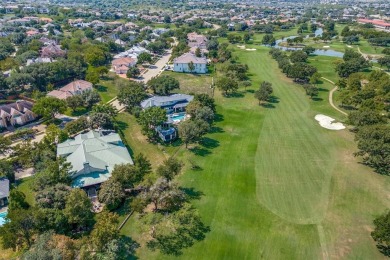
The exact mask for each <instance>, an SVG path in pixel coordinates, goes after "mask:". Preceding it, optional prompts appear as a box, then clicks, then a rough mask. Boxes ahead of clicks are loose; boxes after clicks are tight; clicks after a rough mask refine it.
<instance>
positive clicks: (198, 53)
mask: <svg viewBox="0 0 390 260" xmlns="http://www.w3.org/2000/svg"><path fill="white" fill-rule="evenodd" d="M195 56H196V57H202V52H201V51H200V49H199V47H198V48H196V49H195Z"/></svg>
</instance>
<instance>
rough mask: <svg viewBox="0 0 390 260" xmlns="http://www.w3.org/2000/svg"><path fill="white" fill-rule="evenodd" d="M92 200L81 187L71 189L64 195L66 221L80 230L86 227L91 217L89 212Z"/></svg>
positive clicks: (91, 214)
mask: <svg viewBox="0 0 390 260" xmlns="http://www.w3.org/2000/svg"><path fill="white" fill-rule="evenodd" d="M91 208H92V202H91V200H90V199H89V198H88V196H87V193H85V191H83V190H81V189H78V188H76V189H72V191H71V192H70V194H69V195H68V196H67V197H66V206H65V209H64V214H65V216H66V217H67V219H68V223H69V224H70V225H72V226H73V227H74V228H75V229H77V230H80V229H84V228H86V227H88V226H89V225H90V224H91V221H92V219H93V213H92V212H91Z"/></svg>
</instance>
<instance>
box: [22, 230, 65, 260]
mask: <svg viewBox="0 0 390 260" xmlns="http://www.w3.org/2000/svg"><path fill="white" fill-rule="evenodd" d="M53 235H54V232H53V231H47V232H45V233H43V234H40V235H39V236H38V237H37V239H36V240H35V242H34V244H33V245H32V246H31V248H30V250H29V251H27V252H26V253H24V254H23V256H22V259H23V260H40V259H53V260H54V259H58V260H59V259H62V257H61V251H60V250H59V249H57V248H55V247H54V246H53V244H52V243H51V241H52V238H53Z"/></svg>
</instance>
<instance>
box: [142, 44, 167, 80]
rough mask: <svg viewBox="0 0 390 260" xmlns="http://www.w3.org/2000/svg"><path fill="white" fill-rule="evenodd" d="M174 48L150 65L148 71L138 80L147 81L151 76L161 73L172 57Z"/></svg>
mask: <svg viewBox="0 0 390 260" xmlns="http://www.w3.org/2000/svg"><path fill="white" fill-rule="evenodd" d="M171 56H172V50H168V51H167V53H166V54H165V55H164V56H163V57H161V59H159V60H158V61H157V62H156V64H154V65H152V66H150V68H149V69H148V71H147V72H146V73H144V74H142V75H141V78H140V79H139V80H137V81H139V82H144V83H147V82H148V81H149V80H150V79H151V78H153V77H156V76H158V75H160V73H161V72H162V70H163V68H164V67H165V65H166V64H167V63H168V61H169V60H170V59H171Z"/></svg>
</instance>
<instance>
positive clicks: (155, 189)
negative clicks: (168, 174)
mask: <svg viewBox="0 0 390 260" xmlns="http://www.w3.org/2000/svg"><path fill="white" fill-rule="evenodd" d="M147 197H148V198H149V200H150V201H151V202H152V203H153V205H154V210H155V211H157V210H166V211H170V210H175V209H178V208H180V206H181V205H182V204H183V203H184V201H185V200H186V195H185V193H184V192H183V191H182V190H180V189H179V188H178V187H177V185H176V184H175V183H173V182H170V181H168V180H167V179H166V178H158V179H157V181H156V182H155V183H154V184H153V185H152V186H151V187H150V188H149V191H148V194H147Z"/></svg>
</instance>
